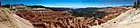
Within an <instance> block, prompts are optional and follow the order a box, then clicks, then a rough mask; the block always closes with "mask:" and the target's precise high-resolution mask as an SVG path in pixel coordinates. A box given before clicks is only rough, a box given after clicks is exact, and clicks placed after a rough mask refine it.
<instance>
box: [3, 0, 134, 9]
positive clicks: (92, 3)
mask: <svg viewBox="0 0 140 28" xmlns="http://www.w3.org/2000/svg"><path fill="white" fill-rule="evenodd" d="M134 1H135V0H2V4H26V5H43V6H50V7H104V6H121V5H131V4H133V3H134Z"/></svg>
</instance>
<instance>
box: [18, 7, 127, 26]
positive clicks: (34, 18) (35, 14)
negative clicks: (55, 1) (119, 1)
mask: <svg viewBox="0 0 140 28" xmlns="http://www.w3.org/2000/svg"><path fill="white" fill-rule="evenodd" d="M127 10H129V9H126V8H119V7H114V8H107V9H106V10H105V12H106V13H107V15H106V16H104V17H102V19H99V18H86V17H84V18H82V19H77V17H73V16H71V14H70V13H69V12H70V11H67V10H65V11H54V10H51V9H44V10H24V9H23V10H17V11H16V14H17V15H19V16H20V17H22V18H24V19H26V20H29V21H30V22H31V23H32V24H33V25H34V26H35V27H36V28H90V27H91V26H95V25H100V24H101V23H105V22H107V21H108V20H111V19H113V18H115V17H117V16H118V15H120V14H121V13H122V12H125V11H127Z"/></svg>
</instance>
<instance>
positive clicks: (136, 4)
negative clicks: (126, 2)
mask: <svg viewBox="0 0 140 28" xmlns="http://www.w3.org/2000/svg"><path fill="white" fill-rule="evenodd" d="M139 6H140V1H139V0H137V1H136V2H135V3H134V6H133V7H134V8H138V7H139Z"/></svg>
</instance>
